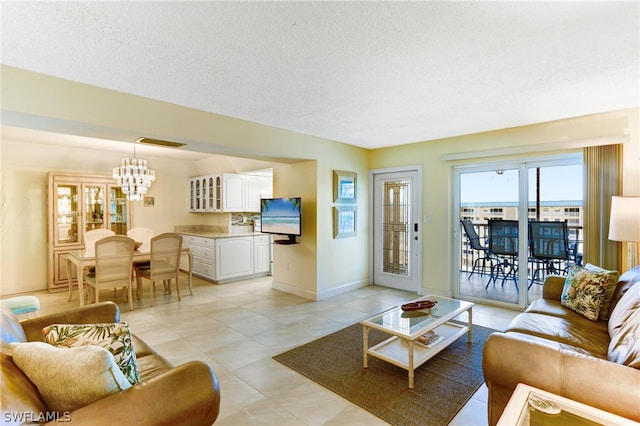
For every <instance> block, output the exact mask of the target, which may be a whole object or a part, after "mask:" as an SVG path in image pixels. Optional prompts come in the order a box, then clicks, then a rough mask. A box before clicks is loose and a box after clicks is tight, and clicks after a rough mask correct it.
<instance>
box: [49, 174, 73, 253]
mask: <svg viewBox="0 0 640 426" xmlns="http://www.w3.org/2000/svg"><path fill="white" fill-rule="evenodd" d="M56 199H57V202H56V205H55V208H56V212H55V219H54V220H55V221H56V230H55V238H56V245H57V244H70V243H75V242H77V241H78V186H77V185H57V187H56Z"/></svg>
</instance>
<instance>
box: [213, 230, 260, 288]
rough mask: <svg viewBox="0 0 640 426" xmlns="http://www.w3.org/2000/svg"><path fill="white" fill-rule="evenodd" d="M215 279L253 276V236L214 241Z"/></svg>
mask: <svg viewBox="0 0 640 426" xmlns="http://www.w3.org/2000/svg"><path fill="white" fill-rule="evenodd" d="M216 267H217V272H218V273H217V277H216V278H217V279H218V280H228V279H230V278H238V277H244V276H247V275H253V236H247V237H233V238H218V239H216Z"/></svg>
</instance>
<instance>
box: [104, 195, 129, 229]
mask: <svg viewBox="0 0 640 426" xmlns="http://www.w3.org/2000/svg"><path fill="white" fill-rule="evenodd" d="M127 207H128V204H127V197H126V195H125V194H124V192H122V189H121V188H120V187H119V186H112V185H109V214H108V217H109V229H111V230H112V231H113V232H115V233H116V234H118V235H127V230H128V229H129V224H128V217H129V216H128V214H129V212H128V210H127Z"/></svg>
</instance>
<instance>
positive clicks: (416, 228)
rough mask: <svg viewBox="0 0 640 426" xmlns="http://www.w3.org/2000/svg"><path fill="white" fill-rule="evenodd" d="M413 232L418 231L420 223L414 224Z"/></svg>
mask: <svg viewBox="0 0 640 426" xmlns="http://www.w3.org/2000/svg"><path fill="white" fill-rule="evenodd" d="M413 232H418V224H417V223H414V224H413Z"/></svg>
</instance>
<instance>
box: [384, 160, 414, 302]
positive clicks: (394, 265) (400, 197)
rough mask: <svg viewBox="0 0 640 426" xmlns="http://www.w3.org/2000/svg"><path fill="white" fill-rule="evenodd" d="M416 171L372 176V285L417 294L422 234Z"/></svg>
mask: <svg viewBox="0 0 640 426" xmlns="http://www.w3.org/2000/svg"><path fill="white" fill-rule="evenodd" d="M418 176H419V175H418V172H417V171H407V172H394V173H379V174H375V175H374V197H373V205H374V231H373V232H374V239H373V241H374V242H373V250H374V265H373V279H374V284H379V285H384V286H387V287H393V288H399V289H402V290H408V291H414V292H416V293H418V292H419V291H420V289H421V285H420V283H421V280H422V277H421V271H422V268H421V256H422V255H421V241H420V238H419V235H421V229H419V226H420V225H419V224H420V216H421V212H420V211H419V210H420V202H419V200H418V197H419V195H418V194H419V192H418V186H419V179H418Z"/></svg>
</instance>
